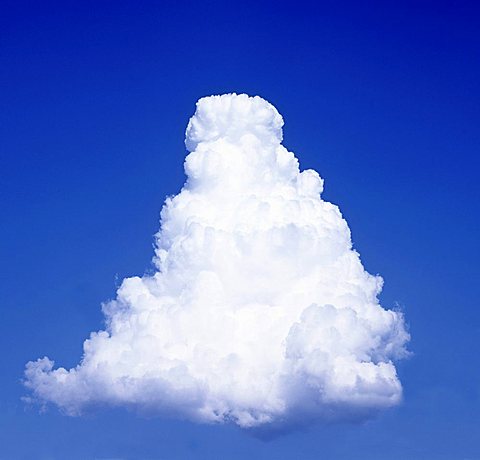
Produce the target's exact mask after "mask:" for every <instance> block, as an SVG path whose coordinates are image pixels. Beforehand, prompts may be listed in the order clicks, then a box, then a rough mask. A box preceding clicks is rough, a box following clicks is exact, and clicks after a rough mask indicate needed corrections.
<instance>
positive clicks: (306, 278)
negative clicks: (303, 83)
mask: <svg viewBox="0 0 480 460" xmlns="http://www.w3.org/2000/svg"><path fill="white" fill-rule="evenodd" d="M282 126H283V119H282V117H281V115H280V114H279V113H278V112H277V110H276V109H275V107H273V106H272V105H271V104H269V103H268V102H266V101H265V100H263V99H261V98H260V97H249V96H247V95H244V94H241V95H236V94H226V95H222V96H212V97H206V98H203V99H200V101H198V103H197V109H196V112H195V115H194V116H193V117H192V118H191V119H190V122H189V124H188V128H187V132H186V146H187V149H188V150H189V152H190V153H189V154H188V156H187V158H186V160H185V172H186V174H187V176H188V177H187V181H186V183H185V185H184V187H183V189H182V190H181V192H180V193H179V194H178V195H176V196H174V197H172V198H168V199H167V200H166V202H165V205H164V207H163V210H162V213H161V227H160V230H159V232H158V234H157V235H156V255H155V258H154V262H155V266H156V272H155V273H154V274H153V275H145V276H143V277H141V278H140V277H133V278H127V279H125V280H124V281H123V283H122V284H121V286H120V288H119V289H118V293H117V298H116V299H115V300H113V301H111V302H109V303H106V304H105V305H104V313H105V316H106V322H107V327H106V330H105V331H100V332H95V333H92V334H91V336H90V338H89V339H88V340H86V341H85V343H84V356H83V359H82V361H81V363H80V364H79V365H78V366H77V367H75V368H73V369H70V370H66V369H63V368H56V369H55V368H54V363H53V362H52V361H51V360H49V359H48V358H43V359H40V360H38V361H36V362H30V363H28V365H27V369H26V385H27V386H28V387H29V388H30V389H31V390H32V393H33V395H34V398H35V399H37V400H39V401H40V402H43V403H47V402H52V403H55V404H56V405H58V406H59V407H60V408H62V409H63V410H64V411H66V412H67V413H68V414H72V415H75V414H79V413H81V412H82V411H83V410H84V409H86V408H88V407H91V406H93V405H96V404H109V405H112V406H128V407H133V408H138V409H140V410H147V411H148V412H149V413H152V412H153V413H159V414H170V415H174V416H179V417H186V418H188V419H191V420H195V421H200V422H225V421H231V422H234V423H237V424H238V425H240V426H242V427H255V426H260V425H265V426H269V425H275V424H276V425H278V424H280V425H282V424H288V423H297V422H299V421H301V420H313V419H349V418H351V417H358V416H368V415H370V414H372V413H375V412H376V411H378V410H379V409H382V408H386V407H389V406H392V405H395V404H397V403H398V402H399V400H400V399H401V391H402V389H401V384H400V382H399V380H398V378H397V374H396V370H395V366H394V364H393V360H394V359H396V358H401V357H402V356H403V355H405V353H406V352H405V343H406V342H407V341H408V338H409V336H408V333H407V332H406V331H405V327H404V322H403V317H402V315H401V314H400V313H399V312H396V311H392V310H386V309H384V308H382V307H381V306H380V305H379V302H378V299H377V296H378V294H379V293H380V291H381V288H382V279H381V278H380V277H379V276H372V275H370V274H368V273H367V272H366V271H365V270H364V268H363V266H362V263H361V261H360V258H359V255H358V253H357V252H356V251H355V250H353V249H352V243H351V238H350V230H349V228H348V225H347V222H346V221H345V220H344V219H343V218H342V215H341V213H340V211H339V209H338V208H337V206H335V205H333V204H331V203H329V202H326V201H323V200H322V198H321V193H322V190H323V180H322V179H321V178H320V176H319V175H318V174H317V173H316V172H315V171H313V170H306V171H302V172H301V171H300V170H299V164H298V160H297V159H296V158H295V156H294V154H293V153H291V152H289V151H288V150H287V149H286V148H285V147H283V146H282V144H281V142H282Z"/></svg>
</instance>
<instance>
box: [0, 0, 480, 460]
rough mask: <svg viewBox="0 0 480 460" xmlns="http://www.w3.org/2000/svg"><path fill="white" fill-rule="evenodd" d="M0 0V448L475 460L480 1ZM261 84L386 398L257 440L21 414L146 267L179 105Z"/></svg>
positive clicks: (29, 453) (175, 425)
mask: <svg viewBox="0 0 480 460" xmlns="http://www.w3.org/2000/svg"><path fill="white" fill-rule="evenodd" d="M2 9H3V12H2V14H1V15H0V27H1V30H2V32H1V38H0V69H1V70H0V78H1V85H0V91H1V99H2V102H3V104H2V110H1V111H0V116H1V123H0V130H1V133H0V134H1V136H0V138H1V141H0V154H1V159H2V162H1V164H2V174H1V178H0V181H1V197H2V198H1V202H0V206H1V215H2V225H1V226H0V241H1V242H2V244H1V248H0V251H1V252H0V258H1V260H2V264H1V295H2V320H1V322H0V345H1V348H2V351H3V352H2V358H1V363H2V373H1V378H0V390H1V391H0V426H1V430H0V459H64V458H69V459H107V458H109V459H113V458H121V459H180V458H200V459H202V458H205V459H214V458H219V459H220V458H222V459H223V458H232V459H233V458H247V457H248V458H258V459H267V458H275V459H287V458H288V459H290V458H304V459H351V458H368V459H375V458H378V459H384V458H391V459H405V458H410V459H427V458H428V459H461V458H465V459H467V458H469V459H475V458H480V457H479V455H480V454H479V452H480V441H479V439H480V428H479V427H480V416H479V413H480V410H479V409H480V366H479V360H478V356H477V350H478V337H479V332H480V321H479V320H480V314H479V312H478V308H477V304H478V300H477V299H478V280H479V279H480V276H479V275H480V273H479V272H480V270H479V268H478V259H479V256H480V254H479V249H478V244H477V241H476V240H477V238H476V237H477V235H478V230H479V223H480V218H479V211H480V210H479V205H478V202H479V186H478V171H479V160H478V150H479V145H480V138H479V136H480V135H479V130H478V126H479V121H480V104H479V102H480V100H479V99H480V98H479V96H480V90H479V86H478V81H479V77H480V60H479V52H478V50H479V49H480V48H479V45H480V35H479V33H478V23H479V11H478V9H477V8H476V7H475V6H474V5H473V3H472V4H469V3H467V2H457V3H455V4H446V3H445V4H444V3H442V2H435V3H434V2H431V3H427V2H389V3H388V4H387V3H384V2H378V3H377V2H367V3H363V4H362V5H361V6H360V5H358V4H357V2H352V3H349V2H343V3H338V2H321V3H317V4H313V3H312V4H308V3H303V2H292V3H287V2H285V3H283V2H282V4H280V5H279V4H277V2H230V3H228V5H227V4H226V3H214V2H202V3H198V4H197V5H189V4H187V3H184V4H179V3H178V2H158V3H154V2H141V4H140V5H139V4H136V2H115V4H113V3H110V2H81V3H78V4H74V3H60V2H59V3H55V2H43V3H42V4H40V3H34V2H32V3H29V2H6V3H5V4H4V6H3V8H2ZM231 91H236V92H246V93H248V94H251V95H255V94H258V95H261V96H262V97H264V98H265V99H267V100H269V101H270V102H272V103H273V104H274V105H275V106H276V107H277V108H278V109H279V111H280V112H281V113H282V115H283V116H284V118H285V122H286V124H285V128H284V144H285V146H286V147H287V148H289V149H290V150H292V151H294V152H295V153H296V155H297V156H298V158H299V160H300V163H301V166H302V168H314V169H315V170H317V171H318V172H319V173H320V174H321V175H322V177H323V178H324V179H325V192H324V197H325V198H326V199H328V200H329V201H332V202H334V203H336V204H338V205H339V206H340V209H341V210H342V212H343V214H344V216H345V217H346V219H347V221H348V223H349V225H350V227H351V230H352V235H353V241H354V245H355V247H356V248H357V250H358V251H359V252H360V253H361V255H362V261H363V263H364V265H365V267H366V268H367V270H368V271H370V272H371V273H380V274H381V275H382V276H383V277H384V279H385V288H384V291H383V293H382V295H381V301H382V304H383V305H384V306H386V307H393V306H395V305H396V304H400V305H401V306H402V307H403V309H404V311H405V315H406V319H407V322H408V324H409V326H410V332H411V335H412V340H411V343H410V345H409V348H410V350H411V351H412V352H413V356H412V357H411V358H410V359H408V360H405V361H403V362H401V363H400V364H399V368H398V370H399V374H400V378H401V380H402V383H403V385H404V402H403V403H402V404H401V405H400V406H399V407H397V408H395V409H392V410H389V411H387V412H385V413H383V414H382V415H381V416H379V417H378V418H376V419H375V420H372V421H369V422H367V423H364V424H360V425H355V424H340V425H332V426H312V427H310V428H309V429H307V430H305V431H301V432H295V433H291V434H289V435H287V436H284V437H280V438H278V439H275V440H272V441H269V442H265V441H262V440H259V439H256V438H254V437H252V436H250V435H247V434H245V433H244V432H242V431H240V430H239V429H238V428H235V427H231V426H215V427H211V426H205V425H194V424H192V423H189V422H182V421H171V420H168V419H162V418H153V419H145V418H140V417H138V416H137V415H135V414H132V413H130V412H127V411H126V410H121V409H116V410H111V409H101V410H99V411H98V412H96V413H92V414H89V415H87V416H85V417H80V418H70V417H65V416H63V415H61V414H60V413H59V412H58V411H57V410H56V409H54V408H51V409H49V410H48V411H47V412H46V413H43V414H39V413H38V410H35V409H31V408H26V407H25V405H24V404H23V403H22V401H21V400H20V398H21V397H22V396H24V395H25V394H26V390H25V389H24V388H23V387H22V385H21V383H20V380H21V378H22V375H23V369H24V366H25V363H26V362H27V361H29V360H31V359H35V358H37V357H42V356H44V355H47V356H50V357H54V358H55V361H56V363H57V364H58V365H62V366H65V367H71V366H74V365H76V364H77V363H78V360H79V358H80V357H81V351H82V349H81V346H82V343H83V340H84V339H85V338H86V337H87V336H88V334H89V333H90V331H92V330H97V329H99V328H101V327H102V315H101V311H100V304H101V302H102V301H104V300H106V299H109V298H112V297H114V295H115V291H116V286H118V283H119V281H120V280H121V279H123V278H124V277H126V276H132V275H137V274H142V273H144V272H145V271H146V270H148V269H150V267H151V266H150V260H151V257H152V244H153V238H152V236H153V234H154V233H155V232H156V231H157V229H158V220H159V211H160V208H161V205H162V203H163V200H164V198H165V196H166V195H171V194H174V193H177V192H178V190H179V189H180V187H181V186H182V184H183V182H184V179H185V178H184V174H183V159H184V155H185V153H186V152H185V147H184V145H183V140H184V131H185V126H186V123H187V121H188V118H189V117H190V116H191V115H192V114H193V111H194V104H195V102H196V100H197V99H198V98H199V97H201V96H205V95H210V94H219V93H224V92H231Z"/></svg>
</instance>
